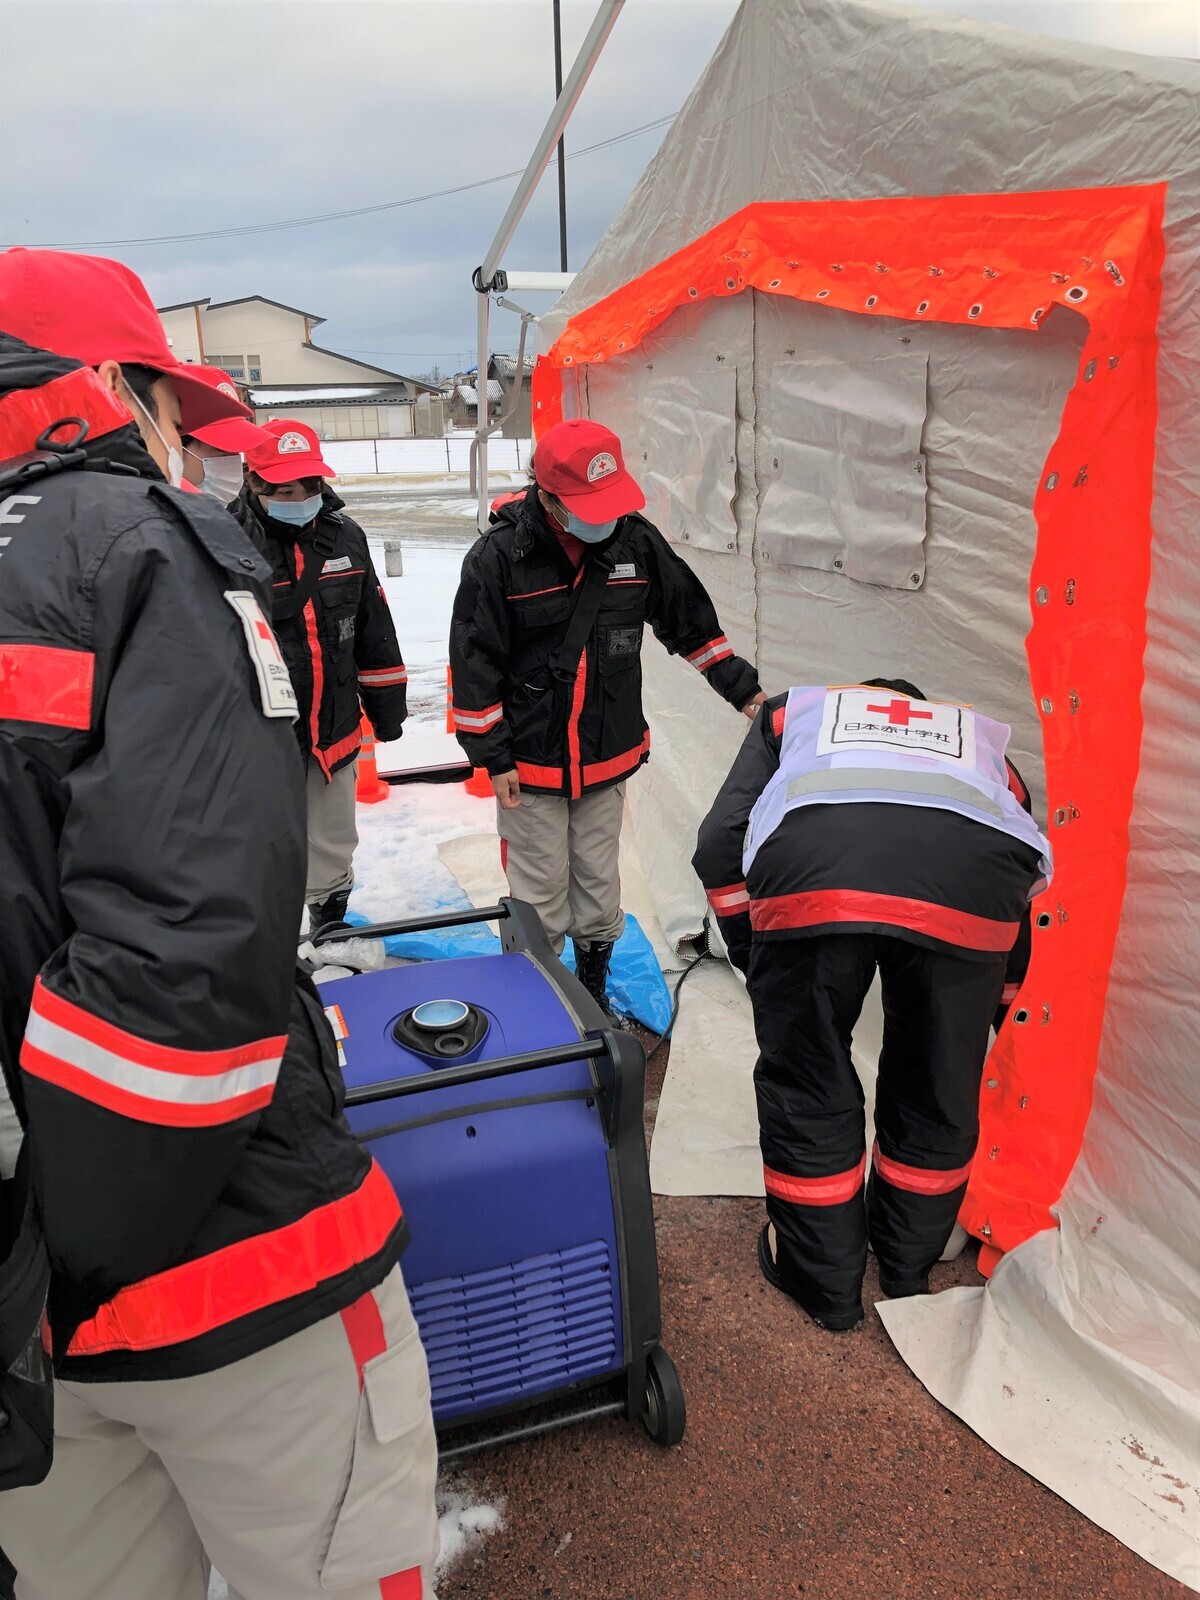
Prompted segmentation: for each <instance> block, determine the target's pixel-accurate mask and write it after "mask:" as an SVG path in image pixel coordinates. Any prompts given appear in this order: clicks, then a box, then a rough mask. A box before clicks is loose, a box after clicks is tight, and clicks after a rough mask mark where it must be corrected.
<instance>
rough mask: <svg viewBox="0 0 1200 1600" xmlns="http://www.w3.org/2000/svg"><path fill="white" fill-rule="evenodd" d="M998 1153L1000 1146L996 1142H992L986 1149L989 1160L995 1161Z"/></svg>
mask: <svg viewBox="0 0 1200 1600" xmlns="http://www.w3.org/2000/svg"><path fill="white" fill-rule="evenodd" d="M999 1154H1000V1146H999V1145H998V1144H994V1145H993V1146H992V1148H991V1149H990V1150H989V1151H988V1160H989V1161H995V1159H996V1157H997V1156H998V1155H999Z"/></svg>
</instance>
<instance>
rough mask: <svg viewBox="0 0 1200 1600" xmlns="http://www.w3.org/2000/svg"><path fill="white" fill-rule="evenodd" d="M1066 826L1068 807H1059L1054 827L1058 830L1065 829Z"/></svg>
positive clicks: (1055, 815) (1055, 814)
mask: <svg viewBox="0 0 1200 1600" xmlns="http://www.w3.org/2000/svg"><path fill="white" fill-rule="evenodd" d="M1066 825H1067V808H1066V806H1059V808H1058V810H1057V811H1056V812H1055V813H1054V826H1055V827H1056V828H1065V827H1066Z"/></svg>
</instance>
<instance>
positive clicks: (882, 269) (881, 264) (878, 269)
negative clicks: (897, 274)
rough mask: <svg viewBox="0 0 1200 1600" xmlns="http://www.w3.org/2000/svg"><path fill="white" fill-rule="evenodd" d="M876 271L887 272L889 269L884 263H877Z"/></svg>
mask: <svg viewBox="0 0 1200 1600" xmlns="http://www.w3.org/2000/svg"><path fill="white" fill-rule="evenodd" d="M875 271H876V272H886V271H887V268H886V267H885V266H884V264H883V262H882V261H877V262H876V263H875Z"/></svg>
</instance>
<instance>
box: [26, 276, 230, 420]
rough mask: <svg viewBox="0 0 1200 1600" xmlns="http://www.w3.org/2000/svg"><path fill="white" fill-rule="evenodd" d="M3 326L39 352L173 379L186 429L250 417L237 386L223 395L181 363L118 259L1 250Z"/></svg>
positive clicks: (139, 283) (141, 290) (136, 279)
mask: <svg viewBox="0 0 1200 1600" xmlns="http://www.w3.org/2000/svg"><path fill="white" fill-rule="evenodd" d="M0 329H3V331H4V332H5V333H11V334H13V335H14V336H15V337H16V338H18V339H23V340H24V341H25V343H26V344H30V345H33V346H34V348H35V349H38V350H52V351H53V352H54V354H55V355H58V356H70V357H72V358H73V359H74V360H75V361H82V362H83V364H84V366H86V367H98V366H99V365H100V363H101V362H102V361H121V362H125V363H126V364H134V365H137V366H142V367H150V368H151V369H152V370H153V371H155V372H160V373H162V375H163V377H164V378H169V379H170V381H171V385H172V387H173V388H174V390H175V393H176V394H177V395H178V397H179V411H180V417H181V423H182V428H183V432H184V433H195V431H196V429H197V428H202V427H204V426H205V425H206V424H207V423H210V422H218V421H220V420H221V418H223V417H249V416H251V415H252V413H251V411H250V410H249V408H248V407H247V406H244V405H243V404H242V403H241V401H240V400H239V399H238V397H237V394H236V392H235V393H234V394H233V395H232V396H231V395H228V394H223V393H222V392H221V390H220V389H219V388H217V387H214V385H213V384H211V383H209V382H206V381H205V380H204V379H203V378H200V377H198V376H197V374H198V373H199V371H200V370H201V369H200V368H198V367H194V366H189V365H187V364H185V363H184V362H182V361H177V360H176V358H175V357H174V355H172V353H171V347H170V345H169V344H168V343H167V336H166V334H165V332H164V331H163V325H162V323H161V321H160V320H159V316H158V312H157V311H155V309H154V304H153V302H152V301H151V299H150V296H149V295H148V294H147V293H146V289H145V286H144V285H143V283H142V280H141V279H140V278H139V277H138V276H137V274H136V273H135V272H131V271H130V270H129V268H128V267H127V266H125V265H123V264H122V263H121V262H120V261H108V260H106V259H105V258H104V257H103V256H79V255H71V254H68V253H67V252H66V251H62V250H26V249H25V248H24V246H22V245H15V246H14V247H13V248H12V249H11V250H0Z"/></svg>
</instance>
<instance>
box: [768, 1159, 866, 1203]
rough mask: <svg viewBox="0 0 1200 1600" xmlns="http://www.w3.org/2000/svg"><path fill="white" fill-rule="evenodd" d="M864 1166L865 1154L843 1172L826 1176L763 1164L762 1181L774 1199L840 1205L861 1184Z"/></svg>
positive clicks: (852, 1194)
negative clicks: (805, 1175) (803, 1175)
mask: <svg viewBox="0 0 1200 1600" xmlns="http://www.w3.org/2000/svg"><path fill="white" fill-rule="evenodd" d="M866 1170H867V1158H866V1156H864V1157H863V1158H862V1160H861V1161H860V1162H858V1164H857V1165H856V1166H853V1167H850V1168H848V1169H847V1170H846V1171H845V1172H835V1173H833V1175H832V1176H830V1177H826V1178H794V1177H792V1176H791V1174H790V1173H787V1172H776V1171H775V1169H774V1168H773V1167H766V1166H764V1167H763V1182H764V1183H765V1184H766V1188H767V1193H768V1194H771V1195H774V1196H775V1198H776V1200H786V1201H787V1202H788V1204H789V1205H793V1206H840V1205H843V1204H844V1203H845V1202H846V1201H847V1200H853V1199H854V1196H855V1195H856V1194H857V1193H858V1191H859V1190H860V1189H861V1188H862V1183H863V1175H864V1173H865V1172H866Z"/></svg>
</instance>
